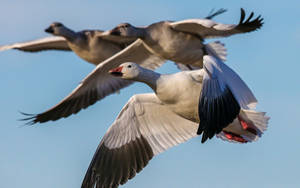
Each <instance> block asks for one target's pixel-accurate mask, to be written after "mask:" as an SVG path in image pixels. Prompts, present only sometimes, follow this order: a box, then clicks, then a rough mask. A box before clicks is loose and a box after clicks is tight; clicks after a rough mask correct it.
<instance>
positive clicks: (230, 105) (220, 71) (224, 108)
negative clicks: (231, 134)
mask: <svg viewBox="0 0 300 188" xmlns="http://www.w3.org/2000/svg"><path fill="white" fill-rule="evenodd" d="M203 65H204V71H203V72H204V75H203V86H202V91H201V95H200V100H199V119H200V124H199V128H198V131H197V134H199V135H200V134H202V133H203V135H202V143H204V142H205V141H206V140H207V139H208V138H212V137H213V136H214V135H215V134H218V133H220V132H221V131H222V129H223V128H225V127H227V126H228V125H229V124H230V123H232V122H233V120H234V119H235V118H236V117H237V116H238V114H239V112H240V109H241V108H243V109H249V108H253V107H255V105H256V103H257V100H256V98H255V97H254V95H253V93H252V92H251V90H250V89H249V88H248V86H247V85H246V84H245V83H244V81H243V80H242V79H241V78H240V77H239V76H238V75H237V74H236V73H235V72H234V71H233V70H231V69H230V68H229V67H228V66H227V65H225V64H224V63H223V62H222V61H221V60H220V59H218V58H214V57H212V56H208V55H206V56H204V57H203Z"/></svg>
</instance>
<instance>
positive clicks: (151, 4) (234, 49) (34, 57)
mask: <svg viewBox="0 0 300 188" xmlns="http://www.w3.org/2000/svg"><path fill="white" fill-rule="evenodd" d="M241 7H243V8H245V9H246V12H247V13H248V14H249V13H250V11H254V12H255V13H256V14H257V15H258V14H261V15H262V16H263V17H264V19H265V25H264V26H263V28H262V29H261V30H259V31H257V32H253V33H250V34H246V35H236V36H233V37H231V38H226V39H220V40H221V41H222V42H224V43H226V47H227V48H228V52H229V55H228V61H227V64H228V65H229V66H230V67H232V68H233V69H234V70H235V71H237V72H238V74H239V75H240V76H241V77H242V78H243V79H244V80H245V81H246V83H247V84H248V85H249V86H250V88H251V89H252V90H253V92H254V94H255V95H256V97H257V98H258V100H259V105H258V110H260V111H266V112H267V113H268V115H269V116H271V120H270V123H269V128H268V130H267V131H266V132H265V134H264V135H263V137H262V138H261V139H260V140H259V141H258V142H256V143H251V144H246V145H240V144H230V143H226V142H223V141H221V140H219V139H216V138H214V139H213V140H210V141H209V142H206V143H205V144H201V143H200V138H195V139H192V140H190V141H189V142H187V143H184V144H181V145H179V146H177V147H174V148H172V149H170V150H168V151H167V152H165V153H163V154H161V155H159V156H157V157H155V158H154V159H153V160H152V161H151V162H150V163H149V165H148V166H147V167H146V168H145V169H144V170H143V171H142V172H141V173H140V174H138V175H137V176H136V177H135V178H134V179H132V180H130V181H129V182H128V183H127V184H126V185H124V186H122V187H124V188H126V187H128V188H129V187H130V188H140V187H143V188H152V187H172V188H182V187H191V188H198V187H206V188H217V187H224V188H240V187H244V188H250V187H251V188H252V187H263V188H269V187H270V188H271V187H272V188H279V187H280V188H281V187H292V188H294V187H297V186H299V185H300V179H299V168H300V163H299V158H300V148H299V143H300V136H299V135H298V134H299V133H298V132H299V131H300V128H299V126H300V125H299V121H300V109H299V106H300V100H299V96H300V87H299V81H300V79H299V78H298V75H299V73H298V72H299V68H300V62H299V57H298V55H299V49H300V22H299V18H300V12H299V7H300V2H299V0H290V1H288V3H287V1H276V2H275V1H271V0H252V1H249V0H240V1H232V2H228V1H222V0H215V1H213V2H212V1H210V0H203V1H197V0H190V1H174V0H166V1H158V0H152V1H147V2H145V1H138V0H132V1H130V2H125V1H121V0H118V1H113V3H112V2H111V1H103V0H97V1H91V0H89V1H84V0H73V1H58V0H51V1H50V0H47V1H46V0H45V1H38V0H2V1H1V6H0V25H1V31H0V33H1V37H0V45H1V44H8V43H13V42H18V41H26V40H31V39H35V38H39V37H44V36H48V35H47V34H46V33H44V32H43V31H44V29H45V28H46V27H47V26H48V25H49V24H50V23H51V22H53V21H60V22H63V23H64V24H65V25H66V26H69V27H70V28H73V29H74V30H81V29H103V30H105V29H110V28H112V27H113V26H115V25H117V24H118V23H120V22H130V23H132V24H134V25H148V24H151V23H153V22H157V21H160V20H182V19H186V18H201V17H204V16H206V15H207V14H208V12H209V11H210V10H211V9H212V8H227V9H228V12H227V13H225V14H223V15H221V16H219V17H217V18H216V19H215V20H217V21H220V22H224V23H237V22H238V21H239V16H240V8H241ZM0 65H1V67H2V68H1V69H0V85H1V86H2V89H1V100H0V112H1V119H0V150H1V154H0V179H1V181H0V187H3V188H6V187H7V188H8V187H9V188H17V187H30V188H35V187H43V188H53V187H55V188H76V187H80V185H81V182H82V179H83V177H84V175H85V172H86V169H87V167H88V165H89V163H90V161H91V158H92V156H93V154H94V152H95V150H96V148H97V145H98V143H99V142H100V140H101V138H102V136H103V135H104V133H105V131H106V130H107V128H108V127H109V126H110V124H111V123H112V122H113V120H114V119H115V117H116V115H117V114H118V112H119V111H120V109H121V108H122V106H123V105H124V104H125V103H126V101H127V100H128V99H129V98H130V97H131V96H132V95H134V94H136V93H145V92H152V91H151V90H150V89H149V88H148V87H147V86H144V85H143V84H140V83H138V84H135V85H133V86H131V87H129V88H126V89H123V90H122V91H121V93H120V94H116V95H112V96H109V97H107V98H105V99H104V100H102V101H100V102H98V103H96V105H93V106H91V107H90V108H88V109H87V110H83V111H81V112H80V113H79V114H77V115H74V116H71V117H69V118H67V119H62V120H59V121H56V122H49V123H46V124H37V125H34V126H30V127H22V126H21V125H23V122H20V121H17V119H20V118H22V116H21V115H20V114H19V113H18V110H21V111H24V112H28V113H38V112H42V111H44V110H46V109H48V108H49V107H51V106H53V105H54V104H56V103H57V102H59V101H60V100H61V99H62V98H63V97H65V96H66V95H67V94H68V93H69V92H70V91H71V90H72V89H73V88H75V87H76V85H77V84H78V83H79V82H80V80H81V79H82V78H84V77H85V75H87V74H88V73H89V72H90V71H91V70H92V69H93V66H92V65H89V64H87V63H85V62H84V61H83V60H81V59H79V58H78V57H77V56H76V55H75V54H73V53H67V52H54V51H52V52H42V53H36V54H29V53H23V52H19V51H6V52H1V53H0ZM175 71H177V70H176V68H175V66H174V65H173V63H170V62H169V63H167V64H166V65H164V66H163V67H162V68H161V69H159V72H162V73H171V72H175ZM20 126H21V127H20Z"/></svg>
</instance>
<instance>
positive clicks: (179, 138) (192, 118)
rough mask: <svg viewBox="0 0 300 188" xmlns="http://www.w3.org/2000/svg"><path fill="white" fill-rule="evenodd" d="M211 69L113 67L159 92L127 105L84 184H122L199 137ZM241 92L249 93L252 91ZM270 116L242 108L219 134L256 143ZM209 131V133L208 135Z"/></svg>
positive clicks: (88, 187) (87, 186) (86, 187)
mask: <svg viewBox="0 0 300 188" xmlns="http://www.w3.org/2000/svg"><path fill="white" fill-rule="evenodd" d="M211 60H213V61H216V59H214V58H213V57H206V56H205V57H204V65H205V66H207V65H208V64H210V62H209V61H211ZM206 72H207V70H205V69H201V70H194V71H183V72H180V73H175V74H170V75H161V74H158V73H155V72H153V71H151V70H148V69H144V68H142V67H140V66H138V65H136V64H134V63H123V64H121V65H120V66H119V67H117V68H114V69H112V70H110V74H112V75H114V76H117V77H120V78H122V79H128V80H135V81H139V82H143V83H145V84H147V85H148V86H150V87H151V88H152V89H153V91H154V93H147V94H138V95H134V96H133V97H131V99H130V100H129V101H128V102H127V104H126V105H125V106H124V107H123V109H122V110H121V112H120V113H119V115H118V117H117V118H116V120H115V121H114V122H113V124H112V125H111V126H110V128H109V129H108V130H107V132H106V133H105V135H104V136H103V138H102V140H101V142H100V144H99V146H98V148H97V151H96V153H95V155H94V157H93V159H92V162H91V163H90V166H89V168H88V170H87V173H86V175H85V178H84V180H83V183H82V188H92V187H94V186H96V187H107V188H115V187H118V186H119V185H120V184H124V183H126V182H127V181H128V179H131V178H133V177H134V176H135V175H136V173H138V172H140V171H141V170H142V169H143V168H144V167H145V166H146V165H147V164H148V162H149V161H150V160H151V159H152V158H153V157H154V156H155V155H158V154H159V153H161V152H163V151H165V150H167V149H168V148H170V147H173V146H176V145H178V144H180V143H183V142H185V141H187V140H189V139H191V138H193V137H196V136H197V128H198V124H199V122H201V119H199V114H198V105H200V104H199V100H198V98H199V97H200V95H201V94H200V93H202V92H200V93H199V91H201V89H203V87H205V85H204V84H203V83H204V82H205V80H204V79H205V74H206ZM234 87H239V85H238V84H237V85H234ZM214 89H215V90H217V88H214ZM240 92H241V94H242V95H244V94H246V93H248V92H251V91H250V90H247V89H246V90H241V91H240ZM227 105H228V106H226V108H229V109H231V108H232V105H231V104H230V103H227ZM216 117H218V116H216ZM268 119H269V118H268V117H266V116H265V113H263V112H257V111H255V110H250V109H241V110H240V111H239V113H238V114H236V116H235V118H234V120H233V121H232V122H230V123H228V124H227V125H226V126H225V127H223V128H222V130H221V131H219V132H216V135H217V137H218V138H221V139H222V140H226V141H229V142H233V143H248V142H252V141H256V140H257V139H258V138H259V137H260V136H261V135H262V133H263V132H264V131H265V130H266V128H267V123H268ZM211 126H212V127H214V125H211ZM204 134H205V131H204V133H203V136H202V138H203V137H204Z"/></svg>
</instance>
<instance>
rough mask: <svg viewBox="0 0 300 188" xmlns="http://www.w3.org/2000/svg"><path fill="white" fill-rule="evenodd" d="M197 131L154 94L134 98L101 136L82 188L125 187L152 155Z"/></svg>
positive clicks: (186, 138)
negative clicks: (121, 185) (162, 103)
mask: <svg viewBox="0 0 300 188" xmlns="http://www.w3.org/2000/svg"><path fill="white" fill-rule="evenodd" d="M196 130H197V124H196V123H194V122H191V121H189V120H186V119H183V118H182V117H180V116H178V115H176V114H175V113H173V112H171V111H170V110H169V109H168V108H167V107H165V106H164V105H161V104H160V102H159V100H158V99H157V97H156V96H155V94H141V95H136V96H134V97H132V98H131V99H130V100H129V102H128V103H127V104H126V105H125V106H124V108H123V109H122V111H121V112H120V114H119V115H118V118H117V119H116V120H115V122H114V123H113V124H112V125H111V127H110V128H109V129H108V131H107V132H106V134H105V135H104V137H103V139H102V141H101V143H100V145H99V146H98V149H97V151H96V153H95V155H94V157H93V160H92V162H91V163H90V166H89V168H88V170H87V173H86V176H85V178H84V180H83V183H82V186H81V187H82V188H83V187H84V188H92V187H94V186H95V185H96V187H109V185H115V186H116V187H117V186H118V185H119V184H124V183H126V182H127V181H128V180H129V179H131V178H133V177H134V176H135V174H136V173H138V172H140V171H141V170H142V169H143V168H144V167H145V166H146V165H147V164H148V162H149V161H150V160H151V159H152V157H153V156H155V155H157V154H159V153H161V152H163V151H165V150H166V149H168V148H170V147H173V146H176V145H178V144H180V143H183V142H185V141H186V140H188V139H190V138H192V137H194V136H196ZM129 132H131V134H132V136H131V137H130V139H129V140H128V139H127V138H129V137H127V136H126V135H125V134H128V133H129ZM111 138H114V139H111ZM122 139H124V141H120V140H122ZM108 158H110V159H108ZM108 160H111V161H113V163H112V162H106V161H108ZM108 169H109V170H108ZM96 177H98V178H96Z"/></svg>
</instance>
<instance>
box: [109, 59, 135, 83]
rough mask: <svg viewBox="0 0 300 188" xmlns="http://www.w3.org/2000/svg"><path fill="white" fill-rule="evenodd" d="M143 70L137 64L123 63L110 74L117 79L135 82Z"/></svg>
mask: <svg viewBox="0 0 300 188" xmlns="http://www.w3.org/2000/svg"><path fill="white" fill-rule="evenodd" d="M140 71H141V68H140V66H139V65H137V64H135V63H130V62H128V63H123V64H121V65H120V66H119V67H117V68H114V69H111V70H110V71H109V73H110V74H111V75H113V76H115V77H120V78H123V79H127V80H133V79H135V78H137V77H138V76H139V74H140Z"/></svg>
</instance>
